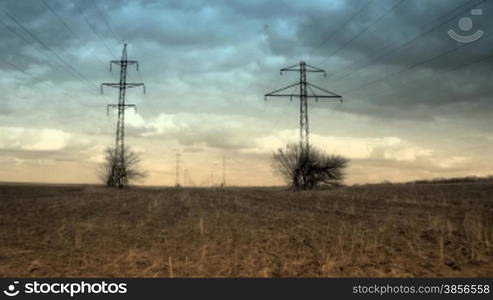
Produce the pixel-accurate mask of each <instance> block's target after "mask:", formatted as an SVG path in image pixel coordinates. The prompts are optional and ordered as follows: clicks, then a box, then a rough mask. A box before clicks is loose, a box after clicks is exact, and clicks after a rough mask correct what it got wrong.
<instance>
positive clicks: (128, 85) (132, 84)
mask: <svg viewBox="0 0 493 300" xmlns="http://www.w3.org/2000/svg"><path fill="white" fill-rule="evenodd" d="M137 86H141V87H142V88H143V90H144V94H145V93H146V85H145V84H144V83H127V84H126V87H127V88H129V89H130V88H134V87H137Z"/></svg>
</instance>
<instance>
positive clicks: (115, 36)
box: [92, 0, 124, 43]
mask: <svg viewBox="0 0 493 300" xmlns="http://www.w3.org/2000/svg"><path fill="white" fill-rule="evenodd" d="M92 5H93V6H94V7H95V8H96V11H97V12H98V14H99V16H100V17H101V19H102V20H103V22H104V24H105V25H106V27H107V28H108V29H109V31H110V32H111V34H112V35H113V37H114V38H115V39H116V40H117V41H118V40H119V41H120V42H122V43H124V40H123V39H122V38H121V37H120V36H119V35H118V34H116V33H115V31H114V30H113V28H112V26H111V23H110V22H109V21H108V19H107V18H106V17H105V16H104V14H103V13H102V12H101V10H100V9H99V7H98V5H97V4H96V1H94V0H92Z"/></svg>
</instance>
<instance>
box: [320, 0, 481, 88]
mask: <svg viewBox="0 0 493 300" xmlns="http://www.w3.org/2000/svg"><path fill="white" fill-rule="evenodd" d="M484 1H486V0H481V1H479V2H477V3H474V4H472V5H469V4H470V3H471V2H472V1H469V2H468V3H465V4H462V5H459V6H458V7H456V8H454V9H452V10H451V11H450V12H448V13H447V14H445V15H443V16H441V17H440V18H439V19H442V18H444V17H447V16H448V15H449V14H450V13H451V12H453V11H455V10H458V9H460V8H461V7H464V6H468V8H466V9H465V10H462V11H460V12H459V13H457V14H455V15H453V16H452V17H449V18H447V19H446V20H444V21H442V22H440V23H439V24H437V25H435V26H433V27H431V28H428V29H426V30H424V31H422V32H420V33H418V34H417V35H415V36H414V37H413V38H412V39H409V40H407V41H405V42H403V43H401V44H400V45H398V46H397V47H396V48H392V49H390V50H389V51H387V52H383V53H382V52H381V49H380V50H378V51H376V52H378V53H380V55H378V56H376V57H375V58H373V59H370V60H369V61H368V62H367V63H366V64H365V65H363V66H361V67H360V68H359V69H358V70H354V69H355V68H351V69H352V70H353V71H350V72H346V73H345V74H343V75H342V76H339V77H337V78H335V79H334V81H340V80H342V79H345V78H347V77H349V76H351V75H352V74H354V73H357V72H359V71H360V70H362V69H364V68H366V67H368V66H369V65H370V64H372V63H375V62H377V61H379V60H381V59H382V58H385V57H387V56H389V55H391V54H392V53H395V52H396V51H399V50H401V49H403V48H405V47H406V46H408V45H410V44H412V43H413V42H414V41H416V40H418V39H419V38H421V37H423V36H424V35H426V34H428V33H430V32H433V31H435V30H436V29H437V28H439V27H440V26H442V25H444V24H445V23H447V22H449V21H451V20H453V19H455V18H456V17H458V16H460V15H462V14H463V13H464V12H465V11H467V10H469V9H470V8H471V7H475V6H477V5H479V4H481V3H483V2H484ZM386 48H388V46H387V47H386ZM353 65H356V64H353ZM332 76H334V74H331V75H329V76H328V77H329V78H330V77H332Z"/></svg>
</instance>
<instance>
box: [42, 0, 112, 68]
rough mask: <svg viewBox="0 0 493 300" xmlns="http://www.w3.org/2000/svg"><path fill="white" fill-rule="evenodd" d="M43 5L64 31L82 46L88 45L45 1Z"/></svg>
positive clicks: (100, 60) (98, 58) (43, 0)
mask: <svg viewBox="0 0 493 300" xmlns="http://www.w3.org/2000/svg"><path fill="white" fill-rule="evenodd" d="M41 1H42V2H43V3H44V5H45V6H46V7H47V8H48V10H49V11H50V12H51V13H52V14H53V15H54V16H55V18H56V19H57V20H58V21H59V22H60V23H61V24H62V25H63V27H65V29H66V30H67V31H68V32H70V33H71V34H72V35H73V36H74V37H76V38H77V39H78V40H79V41H80V42H81V43H82V44H84V46H86V47H87V46H88V43H87V41H85V40H83V39H82V38H81V37H80V36H79V35H78V34H77V33H76V32H75V31H73V30H72V28H70V26H69V25H68V24H67V23H66V22H65V21H63V19H62V18H61V17H60V15H58V13H57V12H56V11H55V10H54V9H53V8H52V7H51V6H50V5H49V4H48V3H47V2H46V0H41ZM93 54H94V57H95V58H96V59H97V60H98V61H99V62H100V63H101V64H103V65H106V64H105V62H103V60H102V59H101V58H100V57H99V56H98V55H97V54H96V53H93Z"/></svg>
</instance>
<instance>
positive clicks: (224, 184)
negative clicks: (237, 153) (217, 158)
mask: <svg viewBox="0 0 493 300" xmlns="http://www.w3.org/2000/svg"><path fill="white" fill-rule="evenodd" d="M221 186H222V187H225V186H226V158H225V157H224V156H223V182H222V184H221Z"/></svg>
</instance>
